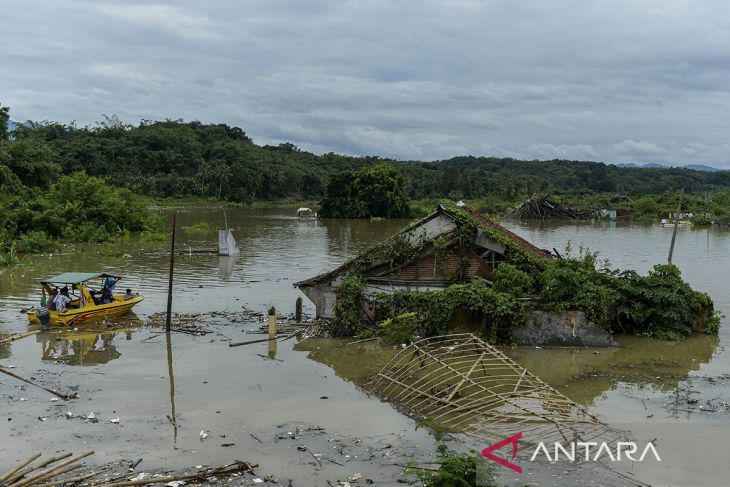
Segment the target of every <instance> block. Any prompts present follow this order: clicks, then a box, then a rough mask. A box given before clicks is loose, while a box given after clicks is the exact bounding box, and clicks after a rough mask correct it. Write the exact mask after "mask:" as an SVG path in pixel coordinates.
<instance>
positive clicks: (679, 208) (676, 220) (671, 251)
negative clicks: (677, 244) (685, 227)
mask: <svg viewBox="0 0 730 487" xmlns="http://www.w3.org/2000/svg"><path fill="white" fill-rule="evenodd" d="M681 211H682V191H680V192H679V203H678V204H677V213H676V214H675V215H674V230H673V231H672V243H671V244H670V245H669V258H668V259H667V260H668V261H669V265H672V254H674V241H675V240H677V227H679V213H680V212H681Z"/></svg>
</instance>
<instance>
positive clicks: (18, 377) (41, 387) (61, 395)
mask: <svg viewBox="0 0 730 487" xmlns="http://www.w3.org/2000/svg"><path fill="white" fill-rule="evenodd" d="M0 372H2V373H3V374H6V375H9V376H10V377H14V378H15V379H18V380H20V381H23V382H25V383H26V384H30V385H32V386H36V387H38V388H39V389H43V390H44V391H46V392H49V393H51V394H53V395H54V396H56V397H58V398H59V399H63V400H64V401H66V400H68V399H70V398H71V397H74V396H73V395H68V394H61V393H60V392H57V391H54V390H51V389H47V388H45V387H43V386H41V385H38V384H36V383H35V382H33V381H31V380H28V379H24V378H23V377H21V376H19V375H17V374H14V373H12V372H10V371H9V370H7V369H5V367H3V366H1V365H0Z"/></svg>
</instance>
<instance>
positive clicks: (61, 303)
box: [53, 287, 71, 313]
mask: <svg viewBox="0 0 730 487" xmlns="http://www.w3.org/2000/svg"><path fill="white" fill-rule="evenodd" d="M53 302H54V303H55V304H56V311H58V312H59V313H63V312H65V311H66V309H67V308H68V303H70V302H71V296H69V295H68V288H67V287H64V288H63V289H61V292H60V293H58V294H57V295H56V297H55V298H54V299H53Z"/></svg>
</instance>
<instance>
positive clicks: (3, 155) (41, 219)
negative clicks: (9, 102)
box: [0, 109, 164, 265]
mask: <svg viewBox="0 0 730 487" xmlns="http://www.w3.org/2000/svg"><path fill="white" fill-rule="evenodd" d="M7 118H8V112H7V109H2V110H0V127H2V128H3V129H4V128H5V127H6V123H7ZM163 223H164V222H162V221H161V219H160V218H159V217H155V216H153V215H152V214H151V213H150V212H149V210H148V209H147V208H146V206H145V205H144V203H143V201H142V199H141V198H140V196H138V195H136V194H134V193H133V192H132V191H130V190H128V189H123V188H116V187H113V186H110V185H109V184H107V183H106V182H104V181H103V180H102V179H99V178H96V177H93V176H89V175H87V174H86V173H84V172H72V173H70V174H68V175H66V174H64V171H63V170H62V167H61V166H60V165H59V164H57V163H56V162H55V153H54V151H53V149H52V148H51V147H49V146H48V145H47V144H46V143H45V142H43V141H42V140H38V139H35V138H34V137H19V138H15V139H10V137H9V134H8V133H7V131H5V130H3V131H2V132H0V264H2V265H12V264H13V263H17V262H18V260H17V257H15V253H16V251H17V252H28V251H46V250H50V249H51V248H52V247H53V246H54V244H55V240H56V239H58V238H63V239H65V240H70V241H83V242H105V241H108V240H110V239H111V238H113V237H115V236H118V235H121V234H124V233H126V232H129V231H145V230H147V231H157V230H159V228H160V226H161V225H162V224H163Z"/></svg>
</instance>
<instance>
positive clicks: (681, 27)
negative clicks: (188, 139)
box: [0, 0, 730, 169]
mask: <svg viewBox="0 0 730 487" xmlns="http://www.w3.org/2000/svg"><path fill="white" fill-rule="evenodd" d="M2 4H3V8H2V13H1V14H0V32H2V36H0V39H1V40H0V103H2V104H3V105H4V106H10V108H11V118H12V119H13V120H16V121H25V120H28V119H30V120H36V121H39V120H51V121H58V122H64V123H68V122H71V121H75V122H76V124H77V125H80V126H84V125H87V124H88V125H93V124H95V123H96V122H97V121H99V120H101V119H102V114H106V115H112V114H116V115H118V116H119V117H120V118H121V119H122V120H124V121H128V122H130V123H138V122H139V121H140V120H142V119H148V120H157V119H164V118H171V119H178V118H182V119H184V120H200V121H202V122H211V123H218V122H223V123H227V124H229V125H237V126H239V127H241V128H243V129H244V130H245V131H246V133H247V134H248V135H249V136H250V137H251V138H253V140H254V141H255V142H256V143H258V144H279V143H281V142H292V143H294V144H296V145H298V146H299V147H301V148H302V149H305V150H309V151H312V152H315V153H325V152H338V153H343V154H352V155H366V154H367V155H379V156H382V157H392V158H397V159H407V160H408V159H414V160H415V159H418V160H435V159H442V158H449V157H453V156H459V155H476V156H497V157H514V158H519V159H552V158H563V159H580V160H593V161H603V162H606V163H650V162H658V163H665V164H677V165H679V164H708V165H713V166H715V167H719V168H727V169H730V138H728V129H729V128H730V2H726V1H721V0H686V1H680V0H593V1H592V0H540V1H529V2H521V1H507V0H500V1H491V0H445V1H436V0H419V1H413V0H411V1H405V0H357V1H355V0H329V1H324V0H263V1H258V0H251V1H249V0H232V1H222V0H208V1H205V2H201V1H199V0H198V1H193V0H177V1H169V2H155V1H115V2H112V1H104V0H95V1H79V0H64V1H62V2H61V1H58V0H24V1H17V0H3V2H2Z"/></svg>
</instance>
